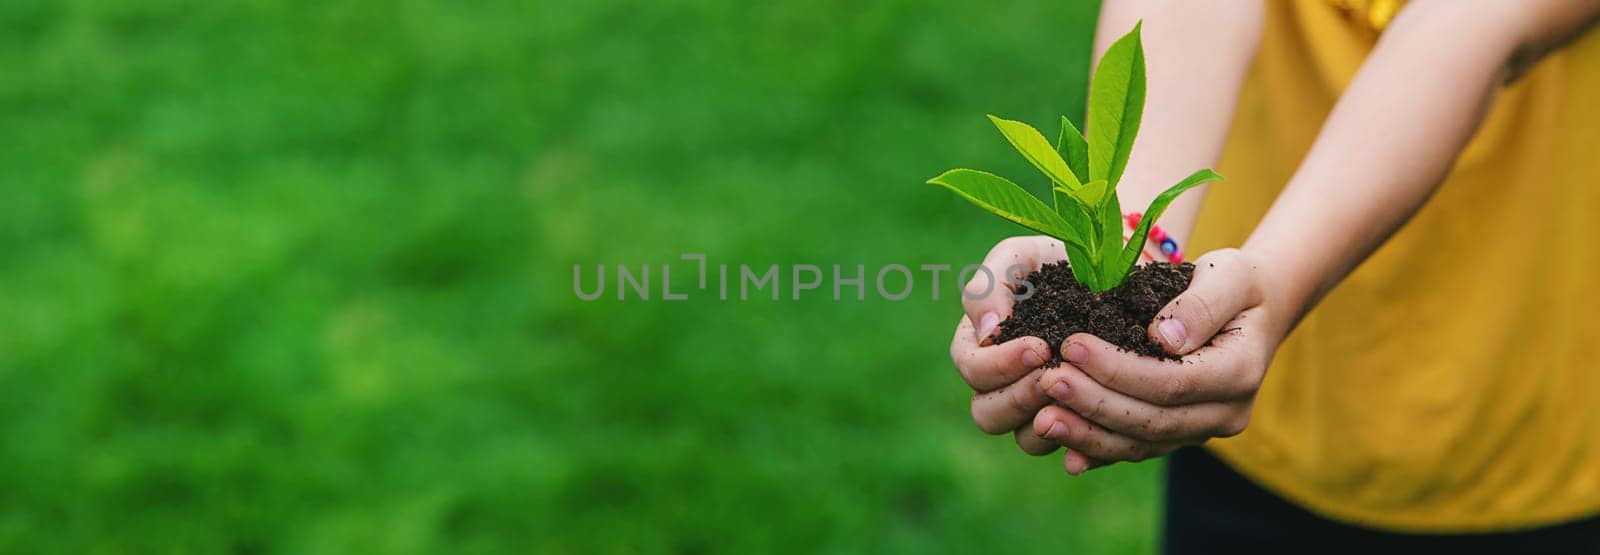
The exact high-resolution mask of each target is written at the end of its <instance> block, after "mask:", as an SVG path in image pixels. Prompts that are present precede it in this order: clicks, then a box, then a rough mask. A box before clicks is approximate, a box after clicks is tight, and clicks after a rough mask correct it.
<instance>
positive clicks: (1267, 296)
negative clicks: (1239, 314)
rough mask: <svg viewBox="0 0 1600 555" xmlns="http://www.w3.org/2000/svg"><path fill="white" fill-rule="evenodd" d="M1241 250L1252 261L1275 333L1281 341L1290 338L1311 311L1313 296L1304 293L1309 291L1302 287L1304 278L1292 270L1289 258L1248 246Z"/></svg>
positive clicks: (1258, 285) (1254, 246)
mask: <svg viewBox="0 0 1600 555" xmlns="http://www.w3.org/2000/svg"><path fill="white" fill-rule="evenodd" d="M1239 250H1240V251H1241V252H1243V253H1244V255H1245V258H1246V259H1247V260H1249V261H1250V264H1251V267H1252V270H1253V272H1254V276H1255V280H1256V287H1259V288H1260V291H1261V298H1262V299H1263V302H1262V306H1263V308H1264V309H1265V310H1266V312H1267V314H1268V316H1269V318H1268V319H1269V320H1271V322H1272V328H1273V329H1272V331H1273V333H1275V334H1276V335H1277V336H1278V337H1279V338H1281V337H1284V336H1286V335H1288V333H1289V330H1290V329H1293V328H1294V326H1295V324H1296V323H1298V322H1299V321H1300V316H1301V315H1302V314H1305V312H1306V311H1307V310H1309V309H1310V306H1308V305H1309V304H1310V301H1309V299H1310V295H1307V294H1305V293H1304V291H1306V290H1307V289H1308V288H1307V287H1304V286H1303V285H1304V284H1303V281H1304V280H1303V279H1301V278H1302V277H1303V276H1300V275H1299V274H1297V273H1296V272H1294V271H1293V270H1294V265H1293V263H1292V262H1290V259H1289V258H1288V257H1286V256H1282V255H1279V254H1276V253H1274V252H1273V251H1272V250H1271V249H1270V248H1263V247H1261V246H1259V245H1252V244H1249V243H1247V244H1246V245H1245V246H1244V247H1241V248H1240V249H1239Z"/></svg>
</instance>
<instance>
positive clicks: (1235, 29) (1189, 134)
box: [1095, 0, 1264, 242]
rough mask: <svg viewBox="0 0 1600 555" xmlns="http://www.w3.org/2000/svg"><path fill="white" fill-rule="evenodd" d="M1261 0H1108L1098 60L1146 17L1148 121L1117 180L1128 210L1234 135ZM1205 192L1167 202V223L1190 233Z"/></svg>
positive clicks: (1209, 160)
mask: <svg viewBox="0 0 1600 555" xmlns="http://www.w3.org/2000/svg"><path fill="white" fill-rule="evenodd" d="M1263 11H1264V7H1263V5H1262V4H1261V2H1257V1H1242V0H1206V1H1194V0H1106V2H1105V3H1104V5H1103V6H1102V7H1101V11H1100V23H1099V28H1098V30H1097V31H1096V32H1095V59H1096V60H1098V59H1099V58H1100V56H1101V55H1103V54H1104V53H1105V50H1106V49H1107V48H1109V47H1110V46H1111V43H1112V42H1113V41H1115V40H1116V38H1117V37H1119V36H1122V34H1123V33H1126V32H1128V30H1129V29H1132V28H1133V25H1134V23H1135V22H1137V21H1140V20H1143V21H1144V31H1143V38H1144V47H1145V57H1146V60H1147V61H1146V64H1145V65H1146V72H1147V75H1148V77H1147V82H1148V85H1147V89H1146V95H1145V109H1144V118H1143V123H1142V125H1141V127H1140V130H1139V137H1138V139H1137V141H1136V142H1135V143H1134V148H1133V152H1132V154H1131V155H1130V156H1129V159H1128V167H1127V170H1126V172H1125V173H1124V174H1123V178H1122V183H1121V184H1120V185H1119V186H1118V189H1117V190H1118V198H1119V199H1120V200H1121V202H1122V206H1123V209H1124V211H1128V212H1131V211H1137V210H1142V209H1143V208H1144V206H1146V205H1148V204H1149V203H1150V199H1153V198H1155V196H1156V195H1157V194H1160V193H1161V191H1162V190H1165V189H1166V188H1167V187H1169V186H1171V185H1172V184H1173V183H1176V182H1178V180H1180V179H1183V177H1184V176H1187V175H1189V173H1191V172H1193V171H1194V170H1195V169H1196V168H1204V167H1214V166H1215V165H1216V163H1217V159H1218V158H1219V157H1220V156H1221V154H1222V146H1223V144H1224V143H1225V142H1226V140H1227V136H1228V126H1229V123H1230V122H1231V121H1232V120H1233V112H1234V107H1235V105H1236V104H1237V102H1238V97H1239V89H1240V87H1241V86H1242V85H1243V82H1244V77H1245V74H1246V73H1247V72H1248V71H1249V67H1250V63H1251V59H1252V58H1253V57H1254V55H1255V49H1256V45H1257V44H1258V43H1259V42H1260V36H1261V27H1262V22H1263V18H1264V13H1263ZM1204 190H1205V187H1204V186H1202V187H1201V188H1200V191H1201V192H1200V193H1199V194H1196V193H1193V192H1191V193H1189V194H1186V195H1183V196H1181V197H1178V200H1177V201H1176V202H1174V203H1173V204H1172V206H1171V207H1169V208H1168V209H1167V212H1166V214H1165V215H1163V216H1162V217H1161V227H1162V228H1163V229H1165V230H1166V231H1167V232H1168V233H1169V234H1171V235H1174V236H1175V238H1176V239H1177V240H1178V241H1179V242H1183V241H1184V240H1185V239H1187V238H1188V236H1189V230H1190V229H1191V228H1192V227H1193V225H1194V220H1195V216H1196V215H1197V214H1198V213H1199V210H1200V201H1201V198H1202V197H1203V196H1204Z"/></svg>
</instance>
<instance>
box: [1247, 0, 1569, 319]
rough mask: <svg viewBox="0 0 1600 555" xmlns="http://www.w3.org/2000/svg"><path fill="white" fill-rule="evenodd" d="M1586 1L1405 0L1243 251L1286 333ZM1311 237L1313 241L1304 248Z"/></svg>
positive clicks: (1561, 34) (1446, 167)
mask: <svg viewBox="0 0 1600 555" xmlns="http://www.w3.org/2000/svg"><path fill="white" fill-rule="evenodd" d="M1597 14H1600V1H1596V0H1536V1H1527V0H1502V1H1493V2H1453V1H1431V0H1422V1H1414V2H1412V4H1411V5H1409V6H1408V7H1406V9H1405V10H1403V11H1402V12H1401V13H1400V16H1399V17H1398V18H1396V19H1395V21H1394V22H1393V23H1392V24H1390V26H1389V28H1388V29H1387V30H1386V31H1385V32H1384V35H1383V38H1382V39H1381V40H1380V41H1379V43H1378V45H1377V47H1376V48H1375V49H1374V51H1373V52H1372V54H1371V55H1370V56H1369V57H1368V59H1367V61H1366V62H1365V63H1364V64H1363V65H1362V68H1361V70H1360V72H1359V73H1358V74H1357V75H1356V78H1355V80H1354V81H1353V82H1352V83H1351V84H1350V86H1349V87H1348V88H1347V89H1346V91H1345V93H1344V94H1343V96H1342V97H1341V98H1340V99H1339V103H1338V104H1337V105H1336V106H1335V108H1334V110H1333V113H1332V114H1331V115H1330V116H1329V117H1328V120H1327V122H1326V123H1325V124H1324V126H1323V128H1322V132H1321V134H1320V135H1318V137H1317V141H1316V143H1315V144H1314V145H1313V146H1312V149H1311V151H1310V153H1309V154H1308V155H1307V157H1306V159H1305V161H1304V162H1302V164H1301V166H1300V168H1299V170H1298V171H1297V172H1296V173H1295V175H1294V177H1293V178H1292V179H1291V180H1290V182H1289V184H1288V186H1287V187H1286V188H1285V190H1284V191H1283V193H1282V194H1280V195H1279V197H1278V199H1277V201H1276V202H1275V203H1274V204H1273V206H1272V209H1271V211H1270V212H1268V214H1267V216H1266V218H1265V219H1264V220H1263V221H1262V222H1261V224H1260V225H1259V226H1258V227H1257V228H1256V231H1255V233H1253V234H1252V235H1251V237H1250V239H1249V240H1248V241H1247V242H1246V245H1245V247H1244V250H1246V251H1250V252H1253V253H1255V254H1256V255H1257V258H1259V259H1262V260H1268V261H1271V264H1270V265H1269V267H1270V268H1272V271H1271V272H1270V275H1269V276H1267V277H1268V278H1269V279H1271V280H1272V281H1273V283H1271V284H1269V288H1268V289H1269V291H1268V293H1269V295H1268V296H1269V300H1273V301H1278V304H1280V306H1281V307H1282V308H1283V309H1284V313H1283V314H1279V316H1281V318H1280V320H1281V321H1283V322H1284V323H1285V324H1286V325H1291V326H1292V324H1293V322H1294V321H1295V320H1297V319H1298V318H1299V317H1300V315H1301V314H1302V313H1304V312H1305V311H1306V310H1309V309H1310V307H1311V306H1312V305H1314V304H1315V303H1316V301H1317V300H1318V299H1320V298H1321V297H1322V295H1324V294H1325V293H1326V292H1327V291H1328V290H1329V289H1330V288H1332V287H1333V286H1334V285H1335V284H1336V283H1338V282H1339V281H1340V280H1342V279H1343V278H1344V276H1345V275H1347V274H1349V272H1350V271H1351V270H1352V269H1354V268H1355V266H1356V265H1358V264H1359V263H1360V262H1361V261H1362V260H1364V259H1365V258H1366V257H1367V256H1368V255H1370V254H1371V253H1372V251H1373V250H1374V249H1376V248H1377V247H1378V245H1380V244H1381V243H1382V242H1383V241H1384V240H1386V239H1388V237H1389V236H1390V235H1392V234H1393V233H1394V232H1395V231H1396V230H1397V229H1399V227H1400V226H1401V225H1402V224H1403V223H1404V222H1405V221H1406V220H1407V219H1409V218H1410V217H1411V215H1412V214H1414V213H1415V212H1416V211H1417V209H1418V208H1420V207H1421V206H1422V203H1423V202H1424V201H1425V200H1427V198H1428V196H1429V195H1430V194H1431V193H1432V192H1433V190H1434V189H1435V188H1436V187H1438V185H1439V184H1440V182H1442V181H1443V180H1444V178H1445V176H1446V175H1447V174H1448V173H1449V171H1450V168H1451V166H1452V165H1454V163H1455V159H1456V157H1457V155H1459V154H1460V152H1461V150H1462V149H1463V148H1464V147H1465V146H1466V144H1467V141H1468V139H1470V138H1471V136H1472V133H1473V131H1474V130H1476V129H1477V127H1478V124H1479V123H1480V121H1481V119H1482V117H1483V114H1484V112H1485V110H1486V108H1487V107H1488V106H1489V105H1490V103H1491V102H1492V101H1493V99H1494V96H1495V93H1496V91H1498V90H1499V88H1500V87H1501V85H1502V84H1503V83H1505V82H1506V81H1507V79H1508V78H1509V77H1510V76H1512V75H1515V74H1517V73H1520V71H1521V70H1522V69H1523V68H1524V67H1525V66H1526V65H1529V64H1532V63H1533V62H1536V61H1537V60H1538V59H1539V58H1540V57H1542V56H1543V55H1544V54H1545V53H1547V52H1549V51H1550V50H1551V49H1553V48H1555V47H1556V46H1558V45H1560V44H1561V43H1563V42H1565V41H1566V40H1568V39H1569V38H1571V37H1572V36H1574V35H1575V34H1577V33H1579V32H1581V31H1582V30H1583V29H1585V28H1587V27H1588V25H1589V24H1590V23H1592V22H1593V20H1594V18H1595V16H1596V15H1597ZM1312 239H1314V240H1312Z"/></svg>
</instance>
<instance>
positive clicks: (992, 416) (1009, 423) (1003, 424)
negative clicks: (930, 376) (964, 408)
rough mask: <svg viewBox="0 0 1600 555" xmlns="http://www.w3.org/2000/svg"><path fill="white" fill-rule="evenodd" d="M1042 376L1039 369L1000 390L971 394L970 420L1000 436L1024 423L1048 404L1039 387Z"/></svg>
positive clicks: (982, 428)
mask: <svg viewBox="0 0 1600 555" xmlns="http://www.w3.org/2000/svg"><path fill="white" fill-rule="evenodd" d="M1007 344H1010V342H1008V343H1007ZM990 348H992V349H998V348H1000V347H990ZM1043 375H1044V369H1043V368H1039V369H1035V370H1034V371H1032V372H1030V373H1028V374H1027V375H1025V376H1023V377H1022V378H1021V379H1018V380H1016V381H1014V382H1012V383H1010V384H1007V385H1006V386H1004V387H1001V388H1000V389H996V390H994V391H989V392H986V393H979V394H977V395H973V396H972V421H973V422H975V423H977V424H978V429H980V430H983V431H984V433H988V434H1003V433H1006V432H1009V431H1011V430H1015V429H1017V428H1019V427H1021V426H1022V425H1024V424H1027V423H1028V422H1029V421H1031V420H1033V415H1034V413H1037V412H1039V409H1041V408H1044V406H1045V405H1048V404H1050V397H1048V396H1046V395H1045V394H1044V389H1042V388H1041V387H1040V386H1039V378H1040V377H1041V376H1043Z"/></svg>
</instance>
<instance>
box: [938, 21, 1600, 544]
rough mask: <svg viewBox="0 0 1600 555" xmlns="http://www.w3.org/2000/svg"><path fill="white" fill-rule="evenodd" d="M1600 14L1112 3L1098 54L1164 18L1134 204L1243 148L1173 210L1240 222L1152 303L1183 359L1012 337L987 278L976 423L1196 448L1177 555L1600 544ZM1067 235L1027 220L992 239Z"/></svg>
mask: <svg viewBox="0 0 1600 555" xmlns="http://www.w3.org/2000/svg"><path fill="white" fill-rule="evenodd" d="M1596 17H1600V1H1596V0H1485V1H1481V2H1457V1H1449V0H1413V1H1411V2H1409V3H1404V4H1402V3H1401V2H1393V1H1389V2H1385V1H1381V0H1371V1H1356V0H1343V1H1333V0H1329V1H1326V2H1313V1H1298V2H1287V1H1285V2H1245V1H1232V0H1224V1H1209V2H1197V1H1185V0H1172V1H1141V2H1131V1H1116V0H1108V1H1107V2H1106V3H1105V7H1104V8H1103V12H1102V14H1101V19H1100V25H1099V30H1098V38H1097V50H1098V51H1101V52H1103V51H1104V49H1105V48H1106V47H1107V46H1109V44H1110V41H1111V40H1113V39H1114V38H1115V37H1117V36H1120V35H1121V34H1123V33H1125V32H1126V31H1127V30H1128V29H1130V28H1132V27H1133V25H1134V22H1135V21H1137V20H1141V19H1142V20H1143V21H1144V27H1143V35H1144V42H1145V47H1146V50H1147V52H1148V62H1147V64H1148V72H1149V92H1148V96H1147V100H1146V108H1145V115H1144V125H1143V128H1142V130H1141V132H1140V136H1139V139H1138V143H1137V145H1136V147H1135V149H1134V151H1133V155H1132V158H1131V161H1130V162H1129V164H1128V169H1127V172H1126V174H1125V176H1124V179H1123V183H1124V185H1123V186H1122V187H1121V188H1120V189H1121V190H1120V193H1121V195H1122V196H1123V200H1122V205H1123V206H1143V205H1145V204H1146V203H1147V202H1148V201H1149V199H1150V198H1152V197H1153V196H1154V195H1155V194H1156V193H1157V192H1158V191H1159V189H1160V187H1162V186H1164V185H1166V184H1169V183H1172V182H1174V181H1176V180H1177V179H1179V178H1181V177H1182V176H1183V175H1184V174H1185V173H1187V171H1188V170H1190V169H1192V168H1195V167H1203V166H1208V165H1212V164H1213V163H1214V162H1216V161H1217V160H1218V158H1219V156H1220V160H1221V164H1220V166H1219V170H1220V173H1222V174H1223V175H1226V176H1228V178H1229V179H1228V180H1227V181H1226V182H1223V183H1222V184H1220V185H1218V186H1217V187H1215V188H1212V189H1211V191H1209V192H1207V193H1205V196H1206V198H1205V200H1204V209H1202V204H1201V200H1199V197H1200V195H1194V194H1191V195H1186V196H1184V197H1180V200H1179V201H1178V202H1177V203H1175V204H1174V205H1173V208H1172V209H1170V210H1169V212H1168V213H1167V216H1165V217H1163V219H1162V221H1161V225H1162V227H1163V228H1165V229H1166V230H1167V232H1168V234H1169V235H1171V236H1174V237H1175V238H1176V239H1177V240H1178V241H1179V242H1180V243H1182V244H1183V247H1184V249H1183V250H1186V251H1190V252H1207V251H1208V250H1210V249H1217V248H1218V247H1223V246H1226V245H1241V246H1240V247H1239V248H1237V249H1231V248H1224V249H1220V250H1210V252H1209V253H1208V254H1206V255H1205V256H1202V257H1200V258H1199V259H1198V260H1196V261H1195V263H1196V269H1195V274H1194V281H1193V283H1192V284H1191V285H1190V287H1189V290H1188V291H1186V292H1185V293H1184V294H1183V295H1181V296H1180V297H1178V298H1177V299H1175V300H1174V301H1173V302H1172V303H1171V304H1169V305H1167V307H1166V308H1164V309H1163V310H1162V313H1161V316H1159V317H1158V318H1157V320H1156V322H1154V323H1152V325H1151V327H1150V334H1151V338H1152V339H1154V340H1156V341H1158V342H1160V343H1162V344H1163V345H1165V346H1166V347H1167V348H1168V350H1169V351H1170V352H1173V353H1175V354H1180V355H1184V360H1183V362H1181V363H1174V362H1169V361H1161V360H1155V359H1151V358H1143V357H1138V356H1136V355H1132V354H1128V353H1121V352H1118V351H1117V350H1116V349H1115V348H1114V347H1112V346H1110V345H1109V344H1107V343H1105V342H1104V341H1101V340H1099V339H1097V338H1094V337H1092V336H1087V335H1078V336H1074V337H1071V338H1068V340H1067V341H1066V342H1065V343H1064V344H1063V345H1062V346H1061V354H1062V356H1063V357H1064V358H1065V359H1066V360H1067V361H1068V363H1067V364H1063V365H1060V366H1054V367H1044V366H1043V365H1042V362H1043V361H1045V360H1048V359H1050V351H1049V349H1050V348H1051V346H1048V345H1046V344H1045V342H1044V341H1042V340H1040V339H1038V338H1031V337H1030V338H1022V339H1018V340H1015V341H1010V342H1007V343H1004V344H1000V345H993V344H992V341H991V340H990V338H991V337H992V336H993V334H994V333H995V332H996V331H997V327H998V325H999V323H1000V322H1001V321H1003V320H1004V319H1005V317H1006V316H1008V315H1009V314H1010V310H1011V301H1010V299H1007V298H1003V297H1004V295H993V296H990V297H989V298H982V299H972V300H968V301H966V307H965V308H966V316H965V317H963V319H962V321H961V323H960V325H959V326H958V329H957V332H956V337H955V339H954V342H953V345H952V349H951V354H952V358H953V359H954V360H955V362H956V365H957V367H958V368H959V369H960V371H961V374H962V376H963V377H964V378H965V379H966V380H967V382H968V383H969V384H970V385H971V386H972V387H973V388H974V389H975V390H976V391H977V395H976V396H975V397H974V398H973V403H972V411H973V417H974V419H975V420H976V421H977V422H978V424H979V426H980V427H981V428H983V429H984V430H985V431H988V432H991V433H1005V432H1012V433H1014V435H1015V437H1016V440H1017V442H1018V444H1019V445H1020V446H1021V448H1022V449H1023V450H1024V451H1026V452H1028V453H1030V454H1033V455H1043V454H1047V453H1051V452H1054V451H1055V450H1056V449H1057V447H1058V446H1060V447H1065V448H1066V450H1067V451H1066V455H1065V459H1064V465H1065V468H1066V471H1067V472H1068V473H1069V474H1074V475H1077V474H1081V473H1083V472H1085V471H1086V470H1088V469H1091V468H1095V467H1098V466H1102V465H1105V464H1111V463H1114V462H1117V461H1123V460H1142V459H1145V458H1149V457H1154V456H1160V455H1165V454H1168V453H1173V457H1171V460H1170V462H1169V467H1168V485H1167V492H1168V495H1167V497H1168V500H1167V521H1166V541H1167V549H1168V551H1169V552H1174V553H1205V552H1222V553H1230V552H1239V551H1242V550H1250V551H1255V550H1261V549H1273V548H1278V549H1283V550H1288V549H1294V548H1296V547H1300V548H1304V547H1306V546H1307V545H1309V546H1312V547H1315V548H1317V549H1337V548H1341V547H1355V546H1379V547H1382V546H1389V547H1441V546H1443V547H1449V546H1451V545H1459V546H1463V547H1468V548H1471V549H1485V548H1491V547H1494V546H1496V545H1498V544H1497V542H1507V543H1512V544H1515V545H1519V546H1534V547H1536V548H1538V547H1541V546H1542V547H1544V548H1546V549H1549V550H1558V551H1563V552H1566V551H1571V552H1578V551H1582V552H1588V551H1595V550H1597V549H1600V519H1597V518H1595V517H1594V515H1596V514H1600V370H1597V369H1596V368H1595V364H1596V361H1600V322H1597V321H1596V320H1595V315H1594V309H1595V308H1596V307H1600V287H1597V285H1596V278H1597V277H1600V246H1597V245H1596V244H1595V243H1596V242H1600V227H1597V224H1596V218H1594V217H1593V215H1594V213H1595V211H1596V210H1600V33H1592V34H1585V31H1586V30H1587V29H1588V28H1589V27H1590V26H1591V24H1592V23H1593V22H1594V21H1595V19H1596ZM1258 46H1259V49H1258ZM1252 58H1253V60H1252ZM1252 61H1253V63H1252ZM1236 108H1237V113H1236ZM1230 126H1231V129H1230ZM1297 160H1298V161H1300V164H1299V166H1298V167H1295V166H1294V165H1293V162H1295V161H1297ZM1269 208H1270V209H1269ZM1190 230H1192V234H1191V233H1190ZM1186 239H1187V240H1186ZM1063 258H1065V255H1064V253H1062V252H1061V248H1060V246H1059V244H1058V243H1055V242H1053V241H1052V240H1050V239H1047V238H1043V237H1019V238H1012V239H1008V240H1006V241H1003V242H1001V243H1000V244H999V245H998V246H996V247H995V249H994V250H993V251H992V252H990V253H989V256H988V258H987V260H986V261H985V264H987V265H989V266H990V267H991V268H992V269H993V270H994V271H996V272H1001V271H1004V269H1005V268H1006V267H1008V266H1009V265H1010V264H1012V263H1014V261H1019V260H1020V261H1024V262H1027V263H1031V264H1034V265H1038V264H1041V263H1044V262H1052V261H1056V260H1061V259H1063ZM1358 266H1359V267H1358ZM977 285H978V287H980V288H981V287H982V286H983V284H981V283H980V284H977ZM1335 285H1338V287H1337V288H1335ZM1313 307H1316V309H1315V310H1312V308H1313ZM1221 330H1227V331H1225V332H1221V333H1219V331H1221ZM1291 330H1293V331H1294V333H1293V334H1292V335H1291V334H1290V332H1291ZM1208 341H1209V342H1210V343H1209V344H1208ZM1269 365H1270V367H1271V371H1270V372H1268V371H1267V370H1268V367H1269ZM1268 375H1270V376H1271V377H1270V379H1268V378H1266V376H1268ZM1213 438H1227V439H1213ZM1208 440H1210V441H1208ZM1202 443H1204V448H1203V450H1202V449H1200V448H1194V447H1187V448H1185V447H1184V446H1191V445H1199V444H1202ZM1180 448H1181V449H1180ZM1213 457H1215V458H1213ZM1308 536H1316V537H1317V539H1315V540H1314V543H1309V542H1308V543H1307V544H1304V545H1302V544H1298V543H1297V542H1305V541H1307V537H1308ZM1452 542H1456V543H1454V544H1452ZM1536 550H1537V549H1536Z"/></svg>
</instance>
